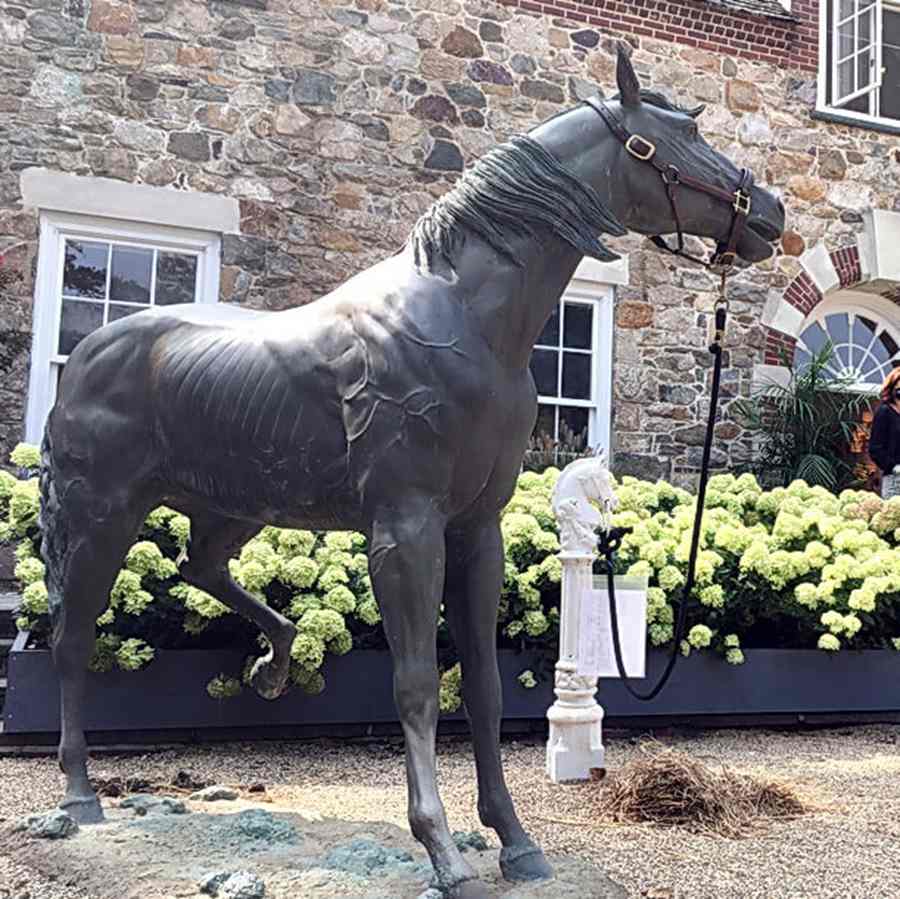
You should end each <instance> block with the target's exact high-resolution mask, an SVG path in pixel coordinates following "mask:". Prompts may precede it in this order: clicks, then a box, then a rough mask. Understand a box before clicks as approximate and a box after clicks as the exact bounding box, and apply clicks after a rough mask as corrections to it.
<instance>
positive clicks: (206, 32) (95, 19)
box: [0, 0, 900, 482]
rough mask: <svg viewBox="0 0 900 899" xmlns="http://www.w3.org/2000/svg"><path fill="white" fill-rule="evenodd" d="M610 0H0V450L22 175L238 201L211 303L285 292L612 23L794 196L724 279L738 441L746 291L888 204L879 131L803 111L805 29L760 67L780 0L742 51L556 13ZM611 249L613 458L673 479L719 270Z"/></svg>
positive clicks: (23, 307) (21, 230)
mask: <svg viewBox="0 0 900 899" xmlns="http://www.w3.org/2000/svg"><path fill="white" fill-rule="evenodd" d="M605 3H606V0H594V2H585V3H580V4H574V3H573V4H568V3H559V4H555V5H554V6H553V7H552V8H549V9H550V11H549V12H547V11H543V10H542V7H541V6H540V5H538V4H526V3H524V2H521V3H518V4H516V3H512V2H493V0H209V2H194V0H165V2H163V0H0V253H2V255H3V258H4V265H6V266H9V267H11V268H13V269H14V270H16V271H17V272H20V273H21V274H22V276H23V277H22V280H21V281H19V282H17V283H15V284H14V285H13V286H12V287H11V288H10V289H8V290H7V291H6V292H4V293H2V295H0V318H2V321H3V334H4V337H3V345H2V347H0V359H2V362H3V374H2V386H0V390H2V394H0V453H2V454H4V455H5V454H6V452H7V451H8V449H9V448H10V446H11V445H12V444H13V443H15V441H16V440H17V439H18V438H19V435H20V430H21V420H22V407H23V401H24V395H25V384H26V376H27V360H28V346H29V335H30V329H31V306H32V293H33V272H34V261H35V254H36V249H37V213H36V211H35V210H32V209H23V208H22V207H21V205H20V192H19V173H20V172H21V170H23V169H25V168H28V167H31V166H44V167H47V168H49V169H54V170H59V171H65V172H70V173H73V174H77V175H83V176H101V175H102V176H105V177H111V178H117V179H122V180H125V181H128V182H134V183H144V184H151V185H157V186H160V187H166V188H169V189H171V190H173V191H204V192H211V193H220V194H224V195H228V196H231V197H235V198H237V199H238V200H239V201H240V208H241V233H240V234H232V235H226V236H225V237H224V240H223V249H222V299H223V300H224V301H226V302H233V303H241V304H244V305H247V306H252V307H257V308H266V309H282V308H285V307H289V306H294V305H298V304H302V303H306V302H309V301H311V300H313V299H315V298H316V297H317V296H319V295H321V294H323V293H325V292H327V291H328V290H330V289H331V288H333V287H335V286H336V285H337V284H339V283H340V282H342V281H343V280H345V279H346V278H347V277H348V276H350V275H352V274H354V273H355V272H357V271H359V270H360V269H362V268H364V267H365V266H367V265H369V264H371V263H373V262H375V261H377V260H378V259H380V258H382V257H384V256H385V255H386V254H389V253H392V252H394V251H395V250H396V249H397V248H398V247H399V246H401V244H402V243H403V241H404V239H405V237H406V235H407V233H408V231H409V228H410V226H411V225H412V224H413V222H414V221H415V219H416V218H417V217H418V216H419V215H420V214H421V213H422V212H423V211H424V210H425V209H426V208H427V207H428V205H429V204H430V203H431V202H433V200H434V199H435V198H436V197H438V196H440V195H441V194H442V193H443V192H444V191H446V190H447V189H448V188H449V187H450V186H451V185H452V184H453V183H454V180H455V179H456V178H457V177H458V174H459V172H460V171H461V170H462V169H463V166H464V165H467V164H469V163H471V162H472V161H473V160H474V159H475V158H477V157H478V156H480V155H481V154H483V153H484V152H485V151H486V150H488V149H490V147H492V146H493V145H494V144H495V143H496V142H498V141H501V140H503V139H505V138H507V137H508V136H509V135H510V134H512V133H514V132H518V131H523V130H526V129H528V128H529V127H531V126H533V125H535V124H536V123H538V122H539V121H541V120H542V119H544V118H546V117H548V116H550V115H553V114H554V113H556V112H558V111H559V110H560V108H561V107H563V106H565V105H567V104H572V103H575V102H576V101H577V100H579V99H580V98H582V97H584V96H586V95H588V94H589V93H591V92H593V91H595V90H597V89H598V88H600V89H602V90H603V91H606V92H609V91H610V90H611V88H612V86H613V81H614V40H615V39H618V38H625V39H627V40H630V41H631V43H632V44H633V45H634V46H635V56H634V58H635V61H636V64H637V66H638V68H639V70H640V74H641V76H642V77H643V78H644V79H646V80H647V82H649V83H650V84H652V86H653V87H654V88H656V89H658V90H660V91H662V92H663V93H665V94H667V95H668V96H670V97H672V98H673V99H675V100H677V101H679V102H681V103H684V104H690V105H694V104H696V103H700V102H703V103H706V104H707V105H708V108H707V111H706V113H705V114H704V115H703V117H702V119H701V126H702V128H703V130H704V131H705V133H706V135H707V136H708V137H709V138H710V140H711V141H712V142H713V143H714V144H715V145H716V146H717V147H719V148H720V149H722V150H723V151H725V152H726V153H728V154H729V155H730V156H731V157H733V158H734V159H735V161H736V162H737V163H738V164H741V165H746V166H749V167H750V168H752V169H753V171H754V172H755V173H756V174H757V177H758V178H759V179H760V180H761V181H763V182H767V183H768V184H769V185H770V186H772V187H773V188H775V189H776V190H777V191H780V192H781V193H782V194H783V195H784V198H785V201H786V203H787V205H788V207H789V210H790V220H789V230H788V233H787V234H786V235H785V239H784V241H783V246H782V248H781V250H780V252H779V255H778V256H777V258H775V259H774V260H772V261H770V262H769V263H767V264H765V265H763V266H760V267H757V268H755V269H753V270H750V271H747V272H745V273H743V274H741V275H740V277H739V278H737V279H736V280H735V281H734V282H733V284H732V286H731V308H732V324H731V328H730V331H729V334H728V352H727V356H726V366H727V372H726V377H725V383H724V392H725V400H724V403H723V406H724V409H723V414H722V421H721V423H720V425H719V428H718V437H719V445H718V448H717V449H716V451H715V453H714V461H715V463H716V464H717V465H725V464H729V463H740V462H742V461H745V460H747V459H748V458H749V456H750V455H751V453H752V444H751V440H750V439H749V438H748V437H747V436H746V435H745V434H744V433H743V432H742V429H741V428H740V426H739V424H738V423H737V422H735V421H732V416H731V414H730V405H731V403H732V402H733V399H734V398H736V397H738V396H739V395H741V394H746V393H747V392H748V390H749V389H750V384H751V378H752V370H753V366H754V364H755V363H760V362H762V361H763V360H764V358H765V357H766V355H767V353H769V354H770V356H771V352H772V351H773V347H774V346H775V343H776V342H777V332H772V331H771V330H770V329H767V327H766V326H765V325H764V324H763V323H762V320H761V314H762V311H763V309H764V307H765V306H766V304H767V303H771V302H772V299H773V297H776V298H777V297H780V296H781V295H783V294H784V292H785V291H786V290H787V289H788V288H789V287H790V286H791V285H792V284H793V285H794V286H795V288H797V289H798V290H799V289H800V287H799V286H798V282H797V281H796V280H795V279H797V278H798V277H802V276H803V268H802V266H801V263H800V257H801V256H802V255H803V254H804V253H806V252H807V251H808V250H809V249H810V248H813V247H815V246H817V245H819V244H822V245H823V246H824V247H825V248H826V249H827V251H828V252H829V253H833V252H838V251H841V250H843V249H844V248H849V247H853V246H854V245H855V244H856V242H857V233H858V232H859V230H860V228H861V226H862V215H861V214H862V212H863V210H864V209H865V208H867V207H869V206H874V207H876V208H880V209H886V210H898V211H900V150H898V142H897V138H896V137H894V136H891V135H887V134H880V133H877V132H875V131H870V130H867V129H863V128H849V127H845V126H838V125H831V124H826V123H823V122H817V121H814V120H813V119H812V118H811V115H810V114H811V111H812V109H813V105H814V97H815V74H814V72H812V71H811V70H810V63H809V54H808V44H809V41H808V40H807V38H808V34H807V32H808V31H809V28H808V27H806V28H805V30H804V29H800V30H801V31H802V33H803V35H806V36H805V37H803V40H802V41H800V43H799V44H798V45H797V46H798V47H800V49H801V50H803V52H802V53H800V55H798V56H797V57H796V58H795V59H792V58H786V59H784V60H783V63H782V64H781V65H776V64H774V63H772V62H770V61H769V60H770V59H772V58H774V57H773V56H772V54H776V53H780V52H781V50H780V49H779V48H781V47H782V46H787V44H784V43H783V42H784V41H788V37H787V36H788V35H789V32H790V30H791V28H793V27H794V25H792V24H791V23H790V22H789V21H784V20H778V21H772V20H769V19H763V18H761V19H760V20H759V29H760V31H759V33H760V40H761V41H769V44H768V49H765V48H764V49H765V53H763V52H762V51H760V53H759V54H755V55H754V53H751V52H745V51H744V50H742V49H740V47H738V38H740V37H741V35H740V34H739V35H738V38H735V39H734V41H733V43H735V47H737V48H738V49H736V50H735V52H733V53H732V52H729V50H728V46H729V45H728V43H727V41H725V43H723V44H720V45H709V46H707V47H706V48H704V47H703V46H699V45H698V41H696V40H693V39H691V38H689V37H686V36H685V37H682V36H679V35H678V34H677V33H676V32H677V26H676V25H672V26H671V28H676V31H675V32H673V31H672V30H671V28H670V30H669V31H668V32H665V33H663V32H658V36H654V31H653V28H652V27H647V28H644V27H642V25H641V24H633V25H629V24H628V22H627V21H626V19H627V17H626V18H622V19H619V20H616V21H615V23H614V24H613V25H608V26H604V25H602V24H592V23H591V21H589V17H588V16H586V15H583V14H582V13H578V14H577V15H576V13H575V12H574V10H576V9H579V10H580V9H582V7H585V6H595V7H597V8H598V9H601V8H602V7H603V6H604V4H605ZM654 3H655V4H656V6H660V3H659V2H658V0H654ZM805 3H806V0H803V2H802V3H799V4H798V6H800V7H802V6H804V4H805ZM608 5H610V4H608ZM611 5H612V6H616V4H615V3H611ZM618 5H619V6H621V3H619V4H618ZM667 5H668V7H674V6H676V5H678V4H676V3H675V2H674V0H672V2H669V3H668V4H667ZM681 5H682V6H684V7H685V8H687V9H691V10H696V9H697V8H707V7H708V4H705V3H703V2H701V0H681ZM527 6H531V7H533V9H531V10H529V9H528V8H521V7H527ZM570 7H571V10H572V12H567V9H569V8H570ZM601 12H602V9H601ZM692 14H693V13H692ZM622 15H623V16H624V13H623V14H622ZM723 16H724V18H725V19H728V17H729V13H728V12H727V10H726V11H724V12H723V11H722V8H721V7H720V6H718V5H717V9H716V17H717V21H718V19H721V18H722V17H723ZM732 18H733V19H734V21H735V22H736V23H737V24H738V25H740V26H741V27H743V28H745V29H746V28H749V27H750V26H748V24H747V23H748V20H749V22H750V23H751V25H752V23H753V21H754V20H753V17H752V16H748V15H746V14H738V13H734V14H732ZM603 21H604V19H603V18H602V17H601V18H599V19H597V22H603ZM633 21H634V22H636V23H640V21H641V20H640V19H639V18H634V19H633ZM644 24H647V23H646V22H645V23H644ZM726 24H727V23H726ZM807 24H808V23H807ZM651 25H652V23H651ZM667 27H669V26H667ZM716 27H718V25H717V26H716ZM770 32H771V35H770V34H769V33H770ZM723 34H724V31H723ZM801 36H802V35H801ZM663 38H664V39H663ZM724 40H725V39H724V38H723V41H724ZM729 40H731V39H730V38H729ZM779 42H782V43H779ZM692 43H693V44H694V46H691V44H692ZM788 43H790V42H789V41H788ZM741 46H743V45H741ZM746 46H750V48H751V49H752V44H748V45H746ZM804 47H806V48H807V49H803V48H804ZM798 52H799V51H798ZM618 249H619V250H621V251H622V252H624V253H628V254H630V259H631V273H632V276H631V285H630V286H629V287H627V288H623V289H620V290H619V292H618V307H617V313H616V322H617V325H618V328H617V338H616V352H615V392H614V402H615V409H614V414H615V423H614V432H615V434H616V446H615V448H614V449H615V452H616V467H617V468H618V469H619V470H620V471H629V470H631V471H635V472H640V474H641V475H643V476H661V477H672V478H674V479H675V480H676V481H679V482H687V481H689V480H690V478H691V477H692V471H693V470H694V469H695V468H696V466H697V464H698V462H699V458H700V453H701V446H700V442H701V439H700V429H699V427H698V424H699V422H700V421H702V417H703V415H704V412H705V405H706V402H707V399H706V397H707V391H708V386H709V380H710V373H711V369H710V358H709V355H708V353H707V352H706V344H707V339H708V333H709V328H710V319H711V312H712V308H713V302H714V299H715V287H716V284H715V281H714V279H713V278H712V277H710V276H709V275H708V274H707V273H705V272H704V271H702V270H699V269H697V268H694V267H688V266H684V265H682V264H681V263H679V262H677V261H673V260H670V259H666V258H664V257H662V256H661V255H660V254H659V253H657V252H656V251H655V250H654V249H653V248H651V247H650V245H649V244H647V243H646V242H644V241H643V240H641V239H638V238H635V237H631V238H626V239H623V240H621V241H618ZM842 264H843V263H842ZM792 289H794V288H792ZM773 335H774V336H773Z"/></svg>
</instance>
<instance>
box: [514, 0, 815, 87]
mask: <svg viewBox="0 0 900 899" xmlns="http://www.w3.org/2000/svg"><path fill="white" fill-rule="evenodd" d="M499 2H500V3H503V4H505V5H507V6H514V7H517V8H518V9H522V10H527V11H529V12H533V13H541V12H543V13H544V14H548V15H557V16H559V15H562V16H565V17H566V18H569V19H573V20H577V21H582V22H588V23H590V24H591V25H595V26H599V27H601V28H604V29H606V30H607V31H611V32H614V33H616V34H618V35H621V36H623V37H628V36H631V37H637V38H640V37H652V38H655V39H656V40H664V41H671V42H673V43H679V44H683V45H684V46H689V47H702V48H704V49H707V50H709V51H710V52H712V53H730V54H732V55H734V56H738V57H741V58H743V59H750V60H754V61H757V62H765V63H768V64H770V65H777V66H781V67H785V66H789V67H792V68H799V69H803V70H806V71H815V70H816V69H817V65H818V40H819V38H818V3H817V2H816V0H795V2H794V14H795V16H796V17H797V19H798V20H799V21H798V22H790V21H780V20H767V19H760V18H758V17H754V16H751V15H748V14H744V13H740V12H737V11H735V12H733V13H724V12H722V13H719V12H715V13H712V14H711V13H710V10H709V7H708V6H707V5H706V4H705V3H702V2H701V0H668V2H667V0H631V2H629V3H622V2H619V0H551V2H546V3H544V4H538V3H535V2H532V0H499Z"/></svg>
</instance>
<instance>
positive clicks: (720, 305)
mask: <svg viewBox="0 0 900 899" xmlns="http://www.w3.org/2000/svg"><path fill="white" fill-rule="evenodd" d="M727 277H728V274H727V272H726V271H723V272H722V284H721V288H720V294H719V299H718V301H717V302H716V308H715V315H716V332H715V336H714V337H713V342H712V344H710V347H709V351H710V353H712V356H713V360H714V362H713V381H712V393H711V396H710V404H709V420H708V421H707V424H706V442H705V443H704V444H703V462H702V465H701V467H700V488H699V490H698V491H697V512H696V514H695V516H694V532H693V536H692V538H691V554H690V557H689V559H688V570H687V578H686V580H685V583H684V591H683V593H682V596H681V603H680V604H679V606H678V620H677V622H676V625H675V634H674V638H673V639H674V642H673V645H672V653H671V655H670V656H669V661H668V663H667V665H666V670H665V671H664V672H663V674H662V677H660V679H659V681H658V682H657V684H656V686H655V687H654V688H653V689H652V690H651V691H650V692H649V693H639V692H638V691H637V690H635V688H634V687H632V685H631V683H630V681H629V678H628V675H627V674H626V672H625V663H624V662H623V660H622V645H621V641H620V639H619V615H618V610H617V608H616V587H615V579H614V577H613V564H614V562H615V554H616V550H617V549H618V548H619V546H620V545H621V542H622V537H623V536H624V535H625V534H626V533H628V530H629V529H625V528H616V529H613V530H612V531H609V532H606V533H602V534H600V535H599V540H598V550H599V553H598V555H599V557H600V558H601V559H602V560H603V561H604V563H605V567H606V585H607V592H608V598H609V619H610V624H611V630H612V639H613V650H614V652H615V656H616V667H617V668H618V669H619V676H620V677H621V679H622V684H623V686H624V687H625V689H626V690H627V691H628V692H629V693H630V694H631V695H632V696H633V697H634V698H635V699H638V700H640V701H641V702H650V701H651V700H653V699H656V697H657V696H659V694H660V693H661V692H662V689H663V687H665V685H666V684H667V683H668V681H669V678H670V677H671V676H672V672H673V671H674V670H675V663H676V662H677V661H678V653H679V651H680V649H681V641H682V640H683V639H684V628H685V624H686V622H687V610H688V604H689V603H690V600H691V593H692V592H693V590H694V580H695V576H696V571H697V555H698V553H699V550H700V535H701V533H702V527H703V507H704V506H705V504H706V486H707V484H708V482H709V461H710V456H711V454H712V444H713V438H714V436H715V426H716V412H717V411H718V408H719V389H720V387H721V383H722V341H723V339H724V337H725V325H726V324H727V320H728V299H727V297H726V293H725V288H726V278H727Z"/></svg>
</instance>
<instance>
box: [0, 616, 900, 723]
mask: <svg viewBox="0 0 900 899" xmlns="http://www.w3.org/2000/svg"><path fill="white" fill-rule="evenodd" d="M24 647H25V635H24V634H20V635H19V637H18V638H17V640H16V643H15V645H14V646H13V649H12V652H11V653H10V657H9V690H8V692H7V696H6V705H5V707H4V711H3V722H4V731H5V733H7V734H22V733H35V734H39V733H48V732H54V731H57V730H58V729H59V696H58V684H57V678H56V672H55V670H54V668H53V663H52V661H51V658H50V653H49V652H46V651H43V650H33V649H25V648H24ZM746 656H747V661H746V663H745V664H744V665H741V666H732V665H728V664H727V663H725V662H724V661H722V660H721V659H720V658H719V657H718V656H714V655H712V654H699V655H693V656H691V657H690V658H687V659H681V660H680V661H679V664H678V666H677V667H676V669H675V673H674V675H673V676H672V680H671V681H670V682H669V685H668V686H667V687H666V689H665V690H664V691H663V693H662V695H661V696H660V697H659V698H658V699H656V700H655V701H654V702H651V703H641V702H638V701H637V700H635V699H633V698H632V697H631V696H630V695H629V694H628V693H627V692H626V691H625V689H624V687H623V686H622V684H621V683H620V682H619V681H617V680H607V681H602V682H601V684H600V688H599V690H598V694H597V699H598V701H599V702H600V704H601V705H602V706H603V707H604V709H605V711H606V715H607V717H608V718H615V719H629V718H641V719H647V718H659V719H665V718H667V719H671V718H682V717H689V718H700V717H706V716H766V715H779V714H782V715H783V714H791V715H829V714H845V713H850V714H869V715H873V714H874V715H879V714H884V713H896V712H900V653H898V652H894V651H865V652H848V651H846V650H842V651H841V652H839V653H836V654H834V655H831V654H829V653H825V652H822V651H820V650H778V649H776V650H752V651H747V652H746ZM665 662H666V655H665V653H663V652H659V651H652V652H651V653H650V655H649V658H648V666H647V668H648V674H649V676H648V678H647V680H645V681H637V682H636V686H637V687H638V688H639V689H646V688H647V687H646V685H647V684H649V683H651V682H654V681H655V679H656V678H657V677H658V676H659V674H660V672H661V671H662V669H663V667H664V665H665ZM242 664H243V654H242V653H236V652H229V651H225V650H223V651H201V650H184V651H165V650H161V651H159V652H157V655H156V658H155V659H154V660H153V662H152V663H151V664H150V665H149V666H148V667H147V668H145V669H144V670H143V671H140V672H120V671H116V672H111V673H108V674H91V675H90V676H89V686H88V708H87V716H86V726H87V729H88V730H92V731H138V730H154V731H159V730H192V729H205V728H263V727H291V726H298V725H318V726H324V727H326V728H327V726H329V725H357V724H374V725H377V724H384V723H392V722H396V721H397V714H396V711H395V709H394V702H393V697H392V687H391V660H390V656H389V655H388V653H387V652H376V651H363V650H355V651H353V652H351V653H349V654H348V655H346V656H341V657H334V656H331V657H329V658H328V660H327V662H326V665H325V670H324V674H325V679H326V682H327V686H326V689H325V692H324V693H321V694H319V695H318V696H309V695H307V694H304V693H301V692H300V691H294V692H292V693H290V694H289V695H288V696H286V697H284V698H282V699H279V700H276V701H275V702H267V701H265V700H263V699H260V698H259V697H257V696H256V695H255V694H254V693H253V691H252V690H244V692H243V693H242V694H241V695H240V696H238V697H235V698H233V699H227V700H215V699H212V698H210V696H209V695H208V694H207V693H206V689H205V688H206V684H207V683H208V682H209V681H210V680H211V679H212V678H213V677H215V676H216V675H217V674H220V673H222V672H236V671H239V670H240V669H241V667H242ZM536 665H537V659H536V658H535V657H534V656H531V655H530V654H528V653H516V652H511V651H501V653H500V667H501V675H502V679H503V693H504V709H503V713H504V718H505V719H508V720H514V719H538V720H539V719H543V718H544V716H545V715H546V712H547V709H548V707H549V706H550V704H551V703H552V702H553V699H554V696H553V691H552V685H551V684H550V683H549V682H548V681H544V682H542V683H539V684H538V686H537V687H535V688H534V689H531V690H526V689H525V688H524V687H522V686H521V684H519V683H518V681H517V679H516V678H517V677H518V675H519V673H520V672H521V671H523V670H524V669H526V668H535V667H536ZM445 717H446V718H448V719H451V720H453V719H461V718H462V717H463V715H462V713H461V712H458V713H455V714H454V715H448V716H445Z"/></svg>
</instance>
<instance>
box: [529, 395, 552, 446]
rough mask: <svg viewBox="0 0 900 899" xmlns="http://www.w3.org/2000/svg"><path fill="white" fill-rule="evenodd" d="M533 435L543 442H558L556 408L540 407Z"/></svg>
mask: <svg viewBox="0 0 900 899" xmlns="http://www.w3.org/2000/svg"><path fill="white" fill-rule="evenodd" d="M532 435H533V436H534V437H537V438H539V439H540V440H541V441H542V442H543V441H550V442H551V443H552V442H553V441H555V440H556V406H545V405H543V404H541V405H540V406H538V417H537V422H535V425H534V431H533V432H532Z"/></svg>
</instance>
